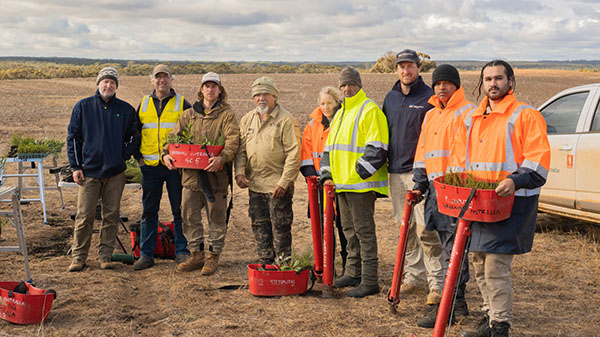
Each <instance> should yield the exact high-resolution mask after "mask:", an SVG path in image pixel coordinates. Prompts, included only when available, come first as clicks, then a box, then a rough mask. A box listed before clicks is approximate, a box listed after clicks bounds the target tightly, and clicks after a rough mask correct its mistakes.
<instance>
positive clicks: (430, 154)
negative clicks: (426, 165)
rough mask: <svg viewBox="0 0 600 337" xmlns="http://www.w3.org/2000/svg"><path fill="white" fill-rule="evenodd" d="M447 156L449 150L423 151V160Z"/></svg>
mask: <svg viewBox="0 0 600 337" xmlns="http://www.w3.org/2000/svg"><path fill="white" fill-rule="evenodd" d="M449 156H450V150H436V151H429V152H426V153H425V160H427V159H431V158H439V157H449Z"/></svg>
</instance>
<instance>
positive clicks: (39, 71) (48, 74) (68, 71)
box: [0, 60, 365, 80]
mask: <svg viewBox="0 0 600 337" xmlns="http://www.w3.org/2000/svg"><path fill="white" fill-rule="evenodd" d="M157 63H160V62H159V61H156V62H145V63H138V62H136V61H127V62H126V63H120V62H112V63H100V62H96V63H91V64H70V63H56V62H44V61H29V60H27V61H14V60H13V61H0V80H8V79H48V78H74V77H94V76H96V75H97V74H98V71H100V69H102V68H104V67H114V68H116V69H117V70H118V71H119V74H121V75H130V76H138V75H148V74H150V73H151V72H152V68H153V67H154V66H155V65H156V64H157ZM164 63H167V64H169V67H170V68H171V71H172V72H173V73H174V74H205V73H207V72H209V71H214V72H216V73H219V74H255V73H267V74H274V73H298V74H316V73H337V72H340V71H341V69H342V68H341V67H340V66H337V65H333V64H325V63H298V64H287V63H274V62H206V63H204V62H189V63H185V62H164ZM362 70H363V71H364V70H365V69H362Z"/></svg>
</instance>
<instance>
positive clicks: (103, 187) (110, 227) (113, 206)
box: [71, 173, 125, 261]
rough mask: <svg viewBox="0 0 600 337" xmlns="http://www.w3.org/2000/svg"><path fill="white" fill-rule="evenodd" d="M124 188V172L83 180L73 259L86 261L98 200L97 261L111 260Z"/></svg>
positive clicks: (78, 200) (79, 196) (79, 194)
mask: <svg viewBox="0 0 600 337" xmlns="http://www.w3.org/2000/svg"><path fill="white" fill-rule="evenodd" d="M124 186H125V173H120V174H117V175H115V176H112V177H109V178H92V177H86V178H85V180H84V181H83V184H82V185H80V186H79V190H78V193H77V216H76V217H75V231H74V233H73V246H72V247H71V249H72V250H71V251H72V255H73V258H76V259H79V260H83V261H85V260H86V259H87V257H88V251H89V250H90V244H91V241H92V230H93V226H94V218H95V217H96V205H97V204H98V199H100V205H101V206H102V225H101V226H100V244H99V245H98V257H99V258H100V260H103V259H105V258H109V259H110V258H111V256H112V253H113V250H114V248H115V238H116V237H117V231H118V226H119V221H120V219H119V217H120V210H121V196H122V195H123V187H124Z"/></svg>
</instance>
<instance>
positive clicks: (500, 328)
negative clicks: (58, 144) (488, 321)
mask: <svg viewBox="0 0 600 337" xmlns="http://www.w3.org/2000/svg"><path fill="white" fill-rule="evenodd" d="M508 329H510V324H508V323H506V322H496V321H492V328H491V329H490V330H491V331H492V334H491V337H508Z"/></svg>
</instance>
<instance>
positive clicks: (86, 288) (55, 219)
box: [0, 70, 600, 336]
mask: <svg viewBox="0 0 600 337" xmlns="http://www.w3.org/2000/svg"><path fill="white" fill-rule="evenodd" d="M478 75H479V74H478V73H476V72H466V73H463V74H462V82H463V86H464V87H465V91H467V96H468V98H470V99H471V100H473V101H475V97H474V95H473V94H472V93H471V91H472V90H473V89H474V88H475V86H476V80H477V78H478ZM258 76H259V75H223V76H222V79H223V83H224V85H225V87H226V88H227V90H228V92H229V97H230V102H231V103H232V105H233V107H234V109H235V111H236V113H237V115H238V117H241V116H242V115H243V114H244V113H245V112H246V111H248V110H250V109H251V108H252V106H253V102H252V99H251V97H250V84H251V83H252V81H253V80H254V79H255V78H257V77H258ZM272 77H273V78H274V80H275V82H276V84H277V86H278V87H279V90H280V92H281V96H280V103H281V105H282V106H283V107H285V108H287V109H288V110H290V111H291V112H292V113H294V114H295V115H296V116H297V117H298V119H299V121H300V123H301V124H302V125H305V124H306V122H307V121H308V115H309V113H310V112H311V111H312V110H313V109H314V108H315V107H316V100H317V93H318V91H319V88H321V87H322V86H324V85H336V83H337V75H335V74H317V75H314V74H310V75H309V74H306V75H296V74H294V75H289V74H276V75H272ZM200 78H201V76H196V75H189V76H186V75H181V76H176V79H175V81H174V87H175V89H176V90H177V91H178V92H179V93H182V94H184V95H185V96H186V97H188V99H190V100H191V101H193V100H194V97H195V93H196V90H197V87H198V84H199V83H200ZM516 78H517V88H516V95H517V98H519V99H520V100H522V101H525V102H527V103H529V104H531V105H533V106H538V105H540V104H541V103H542V102H543V101H545V100H546V99H548V98H549V97H551V96H552V95H554V94H555V93H558V92H559V91H560V90H562V89H565V88H568V87H571V86H575V85H581V84H586V83H594V82H600V74H593V73H582V72H570V71H539V70H537V71H533V70H517V71H516ZM424 79H425V81H426V82H427V83H430V82H431V74H425V75H424ZM395 80H396V77H395V75H393V74H389V75H381V74H365V75H363V84H364V89H365V92H366V93H367V95H368V96H369V97H371V98H372V99H374V100H375V101H376V102H378V103H380V104H381V103H382V102H383V98H384V96H385V94H386V92H387V91H388V90H389V89H390V88H391V87H392V85H393V84H394V82H395ZM94 89H95V86H94V79H92V78H84V79H55V80H10V81H0V106H2V113H1V122H0V153H2V154H4V153H6V151H7V149H8V144H9V142H10V137H11V136H12V134H13V133H14V132H17V131H19V132H22V133H24V134H28V135H32V136H36V137H43V136H46V137H51V138H61V139H66V133H67V124H68V122H69V117H70V113H71V109H72V107H73V105H74V104H75V103H76V102H77V100H79V99H81V98H84V97H87V96H89V95H91V94H93V92H94ZM150 91H151V85H150V80H149V78H148V77H124V78H121V81H120V87H119V89H118V92H117V95H118V96H119V97H120V98H122V99H125V100H126V101H128V102H130V103H131V104H132V105H134V106H137V104H139V101H140V99H141V97H142V96H143V95H144V94H147V93H149V92H150ZM49 162H50V161H49V160H48V161H46V165H48V164H49ZM59 162H60V163H61V164H66V163H67V160H66V155H65V154H64V150H63V154H62V155H61V156H60V158H59ZM11 165H14V164H8V166H7V171H8V172H11V171H14V167H12V166H11ZM53 182H54V180H53V177H52V176H50V175H49V174H48V172H47V170H46V185H47V186H52V185H53ZM14 183H15V182H14V181H11V180H9V181H8V182H7V185H13V184H14ZM305 185H306V184H305V183H304V182H303V181H302V179H300V178H299V179H298V181H297V183H296V192H295V196H294V214H295V217H294V224H293V238H294V241H293V247H294V250H295V252H297V253H302V252H304V251H305V250H307V249H310V247H311V232H310V222H309V219H307V218H306V205H307V196H306V186H305ZM63 196H64V200H65V206H66V207H65V209H62V208H61V202H60V198H59V194H58V192H57V191H48V192H47V209H48V217H49V223H48V225H44V223H43V219H42V214H41V209H42V208H41V206H40V204H39V203H32V204H28V205H23V206H22V210H23V215H24V218H25V227H26V236H27V244H28V252H29V258H30V266H31V275H32V278H33V281H34V283H35V284H36V285H37V286H38V287H41V288H45V289H54V290H55V291H56V292H57V294H58V297H57V299H56V300H55V302H54V304H53V308H52V311H51V313H50V316H49V318H48V321H47V322H46V323H45V324H41V325H31V326H19V325H13V324H10V323H8V322H6V321H0V336H34V335H41V336H230V335H236V336H315V335H316V336H430V335H431V333H432V331H431V330H428V329H422V328H419V327H417V326H416V324H415V322H416V320H417V319H418V318H420V317H421V316H422V315H423V308H424V304H425V293H424V292H423V293H417V294H409V295H403V297H402V298H401V301H400V304H399V307H398V312H397V313H396V314H392V313H391V312H390V310H389V305H388V302H387V300H386V298H387V292H388V289H389V286H390V283H391V278H392V274H393V268H394V259H395V253H396V244H397V240H398V239H397V237H398V228H396V227H395V226H393V224H392V220H391V203H390V201H389V199H380V200H378V201H377V204H376V224H377V234H378V235H377V236H378V242H379V265H380V269H379V270H380V271H379V277H380V281H379V284H380V286H381V287H382V291H381V293H380V294H379V295H377V296H369V297H367V298H363V299H353V298H350V297H348V296H347V290H336V291H335V298H334V299H322V298H321V285H320V284H316V285H315V287H314V289H313V290H312V291H310V292H309V293H307V294H306V295H304V296H290V297H280V298H261V297H255V296H253V295H251V294H250V293H249V291H248V290H247V289H240V290H219V289H218V288H219V287H221V286H224V285H247V282H248V273H247V268H246V265H247V264H249V263H254V262H255V261H256V260H257V255H256V252H255V244H254V239H253V235H252V232H251V228H250V220H249V218H248V215H247V214H248V213H247V208H248V195H247V191H245V190H240V189H238V188H237V187H236V188H235V189H234V200H235V207H234V210H233V213H232V218H231V220H230V223H229V232H228V235H227V243H226V247H225V251H224V252H223V254H222V257H221V264H220V269H219V271H218V272H217V273H216V274H215V275H213V276H210V277H201V276H200V275H199V272H192V273H188V274H178V273H175V264H174V262H173V261H170V260H157V261H158V263H157V265H156V266H155V267H153V268H150V269H147V270H144V271H139V272H134V271H133V269H132V267H131V266H130V265H125V264H116V268H115V270H113V271H104V270H100V269H99V263H98V262H97V261H96V252H97V250H96V248H95V247H96V245H97V243H98V238H97V234H94V237H93V241H92V250H91V252H90V258H89V260H88V265H89V267H88V268H86V269H85V270H84V271H83V272H81V273H68V272H66V268H67V266H68V265H69V263H70V260H71V259H70V257H69V256H67V255H66V252H67V250H68V249H69V247H70V244H71V239H72V227H73V221H72V220H71V218H70V215H71V214H72V213H73V212H74V211H75V205H76V198H77V194H76V189H75V188H65V189H63ZM6 207H8V204H2V205H0V208H2V209H6ZM169 209H170V208H169V206H168V201H167V196H166V193H165V195H164V196H163V201H162V204H161V210H160V219H161V220H163V221H167V220H170V219H171V216H170V214H169V211H168V210H169ZM122 211H123V212H124V213H125V214H127V216H128V217H129V223H131V222H132V221H136V220H138V219H139V218H140V217H141V190H140V189H126V190H125V192H124V196H123V201H122ZM574 224H575V223H574V222H573V221H571V220H565V219H561V218H558V217H554V216H550V215H547V214H541V215H540V216H539V218H538V225H539V227H540V228H543V229H545V230H544V231H542V232H540V233H537V234H536V237H535V242H534V246H533V251H532V252H531V253H528V254H524V255H519V256H516V257H515V259H514V263H513V287H514V310H513V314H514V316H515V320H514V324H513V326H512V330H511V335H512V336H600V333H599V332H598V328H599V327H600V291H599V287H600V245H599V244H598V242H597V241H593V240H591V239H590V238H589V236H585V235H582V234H580V233H579V232H577V231H575V230H568V229H569V228H572V227H571V226H573V225H574ZM97 225H98V222H96V226H97ZM582 225H583V224H582ZM561 226H562V227H563V228H567V230H566V231H564V230H556V229H555V228H557V227H561ZM119 237H120V238H121V240H123V241H124V242H126V243H125V245H126V248H127V249H129V248H130V244H129V243H128V241H127V240H128V235H127V234H126V233H125V232H124V231H123V230H121V231H120V233H119ZM14 243H15V231H14V229H12V228H11V227H10V225H4V226H3V228H2V236H1V237H0V245H10V244H14ZM24 279H25V272H24V268H23V259H22V257H21V256H20V255H18V254H15V253H3V254H0V280H1V281H17V280H24ZM467 292H468V293H467V302H468V304H469V307H470V309H471V312H472V314H471V316H468V317H467V318H465V319H463V320H461V321H460V322H459V323H458V324H457V325H455V326H454V327H453V328H452V329H451V330H450V333H449V335H450V336H457V335H458V332H459V331H461V330H462V329H463V328H465V327H468V328H470V327H472V326H473V325H474V324H475V322H476V321H477V320H478V319H479V316H478V308H479V305H480V301H481V297H480V295H479V291H478V289H477V286H476V284H475V282H473V281H471V282H469V284H468V287H467Z"/></svg>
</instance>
